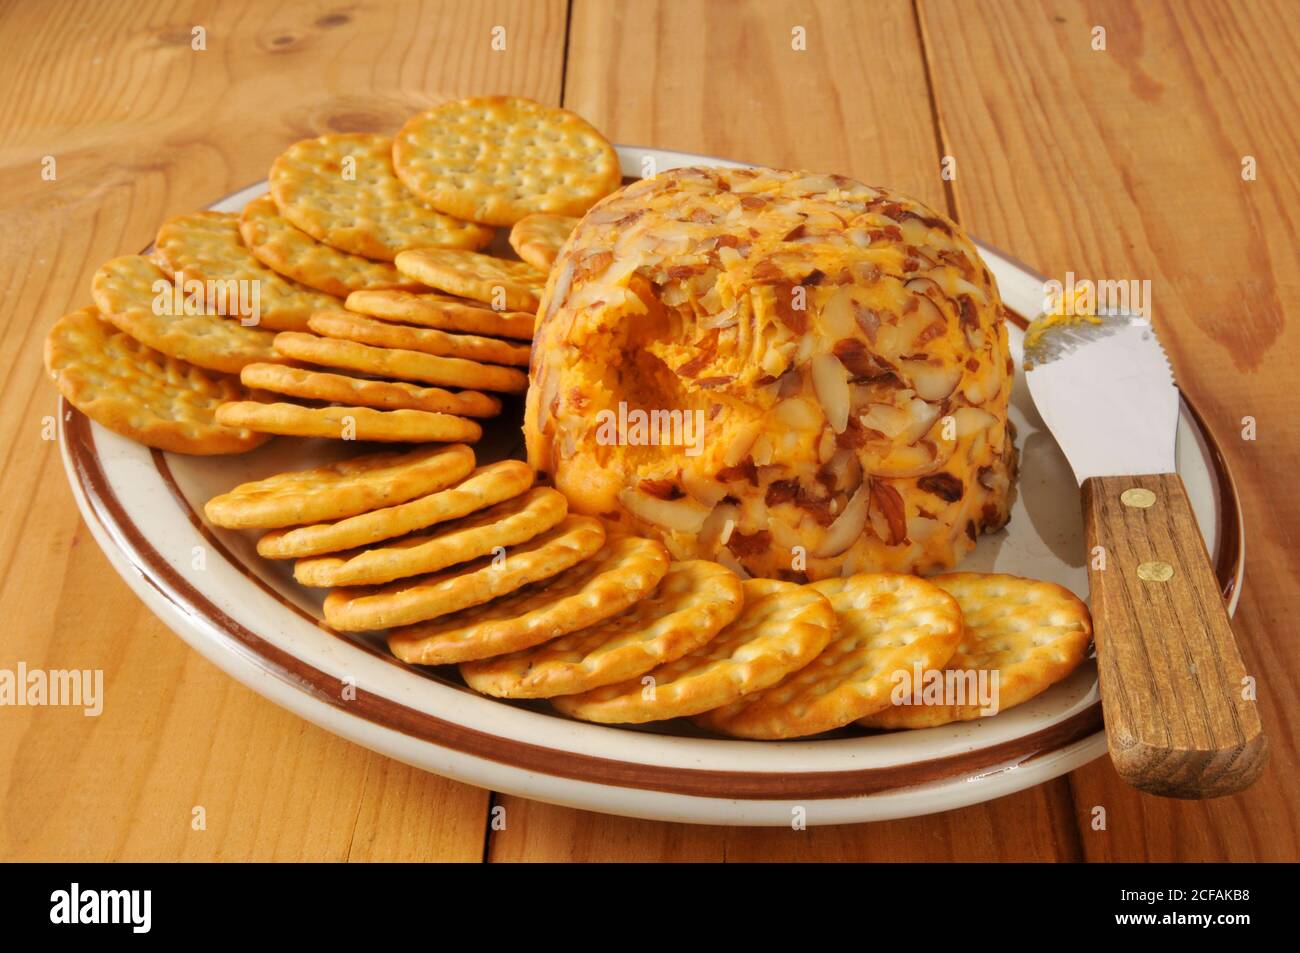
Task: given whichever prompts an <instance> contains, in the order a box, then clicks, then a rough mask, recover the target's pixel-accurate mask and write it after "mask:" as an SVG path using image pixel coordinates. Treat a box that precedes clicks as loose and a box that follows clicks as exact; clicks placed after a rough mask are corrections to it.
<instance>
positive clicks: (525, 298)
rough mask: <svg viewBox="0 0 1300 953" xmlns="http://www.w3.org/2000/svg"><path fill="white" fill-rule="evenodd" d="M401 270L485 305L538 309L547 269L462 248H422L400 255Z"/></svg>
mask: <svg viewBox="0 0 1300 953" xmlns="http://www.w3.org/2000/svg"><path fill="white" fill-rule="evenodd" d="M395 264H396V265H397V270H398V271H400V272H401V273H402V274H404V275H406V276H407V277H410V278H414V279H415V280H416V281H419V282H422V283H423V284H426V285H428V286H429V287H430V288H435V289H437V290H438V291H445V292H448V293H449V294H454V295H459V296H460V297H462V298H469V299H470V300H472V301H481V302H483V303H484V304H490V305H495V306H501V307H505V308H513V309H516V310H519V311H533V312H536V311H537V304H538V300H539V298H540V296H541V293H542V288H544V287H545V285H546V272H544V271H540V270H538V269H537V268H534V267H533V266H532V265H530V264H528V263H527V262H522V261H511V260H510V259H508V258H494V257H493V256H491V255H484V254H481V253H480V252H475V251H464V250H462V249H459V248H418V249H416V250H415V251H404V252H402V253H401V254H400V255H398V256H397V258H396V261H395Z"/></svg>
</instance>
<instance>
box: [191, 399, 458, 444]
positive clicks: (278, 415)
mask: <svg viewBox="0 0 1300 953" xmlns="http://www.w3.org/2000/svg"><path fill="white" fill-rule="evenodd" d="M217 422H218V423H222V424H225V425H226V426H228V427H248V428H249V429H251V430H256V431H258V432H260V433H274V434H281V435H283V436H286V437H324V438H325V439H327V440H374V441H377V442H379V443H438V442H441V443H457V442H460V441H464V442H465V443H474V442H475V441H477V440H478V439H479V438H480V437H482V436H483V428H482V427H480V426H479V425H478V424H477V423H475V422H474V421H472V420H469V419H467V418H465V417H456V416H454V415H452V414H434V413H430V412H429V411H427V410H375V409H374V408H373V407H304V406H302V405H301V404H261V403H258V402H256V401H251V400H243V401H235V402H233V403H229V404H222V405H221V406H220V407H218V408H217Z"/></svg>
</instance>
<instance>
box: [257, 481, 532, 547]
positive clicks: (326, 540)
mask: <svg viewBox="0 0 1300 953" xmlns="http://www.w3.org/2000/svg"><path fill="white" fill-rule="evenodd" d="M533 479H534V474H533V468H532V467H530V466H529V465H528V464H526V463H524V462H523V461H522V460H502V461H500V462H499V463H492V464H489V465H488V466H485V467H480V468H479V469H477V470H475V471H474V472H472V473H471V474H470V475H469V476H467V477H466V478H465V480H464V481H463V482H462V483H458V484H456V485H455V486H453V487H451V488H450V489H446V490H437V491H435V492H433V493H430V494H428V495H427V496H421V497H417V498H416V499H413V500H407V501H406V502H405V503H397V504H395V505H393V506H386V507H384V508H382V509H377V510H372V511H370V512H369V513H361V514H359V515H357V516H349V517H347V518H346V519H343V520H340V521H338V522H336V523H315V524H313V525H311V526H298V527H295V528H292V529H273V530H271V531H270V532H269V533H267V534H266V535H264V536H263V537H262V538H261V539H259V540H258V541H257V552H258V555H260V556H264V557H266V558H267V559H296V558H299V557H303V556H319V555H320V554H322V553H337V552H341V551H343V550H346V549H355V548H356V547H358V546H366V545H368V544H370V543H377V542H380V541H381V540H385V539H396V538H398V537H399V536H405V535H406V534H407V533H414V532H416V531H417V530H422V529H426V528H427V527H429V526H433V525H434V524H437V523H444V522H447V521H448V520H454V519H459V518H460V517H462V516H468V515H469V514H470V513H474V512H477V511H478V510H482V509H485V508H487V507H489V506H491V505H493V504H494V503H500V502H501V501H502V500H509V499H512V498H513V497H516V496H518V495H519V494H521V493H523V492H525V491H526V490H527V489H528V488H529V487H530V486H532V485H533Z"/></svg>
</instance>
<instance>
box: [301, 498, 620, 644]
mask: <svg viewBox="0 0 1300 953" xmlns="http://www.w3.org/2000/svg"><path fill="white" fill-rule="evenodd" d="M604 542H605V527H604V525H603V524H602V523H601V522H600V520H598V519H593V518H592V517H590V516H568V517H566V518H565V520H564V522H562V523H560V524H559V525H558V526H556V527H554V528H552V529H549V530H547V531H546V532H545V533H543V534H542V535H541V536H538V537H536V538H535V539H532V540H529V541H528V542H527V543H524V544H523V545H522V546H516V547H514V548H513V549H510V550H507V552H506V555H505V558H504V560H501V561H500V562H496V561H494V560H493V559H479V560H475V561H474V562H472V563H467V564H466V565H464V566H457V567H455V568H454V569H448V570H444V571H443V572H440V573H434V574H433V575H431V576H417V577H415V578H414V579H400V580H398V581H397V582H392V583H389V584H388V585H386V586H377V587H372V588H365V589H335V590H334V591H333V592H331V593H330V594H329V595H328V596H326V597H325V621H326V622H327V623H328V624H329V625H330V626H332V627H334V628H336V629H339V630H340V631H343V632H365V631H371V630H374V629H386V628H389V627H390V626H396V625H409V624H411V623H414V622H423V621H425V620H427V619H434V618H437V617H438V616H442V615H449V614H450V613H453V612H457V611H459V610H461V609H467V608H469V607H470V606H478V605H482V604H483V603H485V602H489V601H491V600H492V599H495V598H497V597H498V596H503V595H506V594H507V593H510V592H514V591H515V590H516V589H520V588H522V587H524V586H527V585H529V584H530V583H534V582H540V581H541V580H543V579H549V578H551V577H552V576H554V575H556V574H558V573H561V572H564V570H566V569H568V568H569V567H570V566H574V565H577V564H578V563H580V562H582V560H584V559H586V558H588V557H589V556H591V555H592V554H593V553H595V552H596V551H597V550H598V549H600V547H601V545H602V544H603V543H604Z"/></svg>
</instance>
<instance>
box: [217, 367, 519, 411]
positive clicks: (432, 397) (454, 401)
mask: <svg viewBox="0 0 1300 953" xmlns="http://www.w3.org/2000/svg"><path fill="white" fill-rule="evenodd" d="M239 379H240V380H241V381H242V382H243V383H244V385H245V386H246V387H256V388H259V389H261V390H266V391H270V392H271V393H273V394H287V395H288V396H290V397H301V398H304V399H306V400H326V401H332V402H333V403H336V404H344V405H346V406H349V407H374V408H375V409H377V410H427V411H429V412H431V413H435V414H455V415H457V416H460V417H495V416H496V415H497V414H499V413H501V401H499V400H498V399H497V398H495V397H493V396H492V395H491V394H482V393H479V392H478V391H475V390H462V391H450V390H443V389H442V388H441V387H421V386H419V385H418V384H409V383H407V382H406V381H374V380H367V379H364V378H359V377H348V376H346V375H344V374H331V373H328V372H326V371H313V370H310V369H308V368H304V367H287V366H286V365H284V364H246V365H244V369H243V370H241V371H240V372H239Z"/></svg>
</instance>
